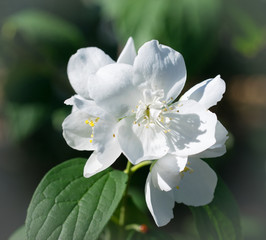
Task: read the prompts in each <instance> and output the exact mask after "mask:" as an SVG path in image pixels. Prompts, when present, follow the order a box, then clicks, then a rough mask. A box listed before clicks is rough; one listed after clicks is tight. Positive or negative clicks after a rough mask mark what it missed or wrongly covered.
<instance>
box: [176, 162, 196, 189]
mask: <svg viewBox="0 0 266 240" xmlns="http://www.w3.org/2000/svg"><path fill="white" fill-rule="evenodd" d="M189 164H190V162H187V166H185V168H184V170H183V171H182V172H180V174H181V178H183V177H184V175H185V173H187V172H188V173H193V172H194V170H193V169H192V168H191V167H189V166H188V165H189ZM176 189H179V186H176Z"/></svg>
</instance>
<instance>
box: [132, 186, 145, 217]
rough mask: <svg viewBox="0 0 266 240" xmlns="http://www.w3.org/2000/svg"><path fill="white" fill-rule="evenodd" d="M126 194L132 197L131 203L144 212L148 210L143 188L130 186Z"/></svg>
mask: <svg viewBox="0 0 266 240" xmlns="http://www.w3.org/2000/svg"><path fill="white" fill-rule="evenodd" d="M128 194H129V196H130V197H131V198H132V201H133V203H134V204H135V205H136V207H137V208H138V209H139V210H140V211H142V212H145V213H146V212H148V208H147V205H146V201H145V196H144V194H143V190H140V189H139V188H137V187H130V188H129V190H128Z"/></svg>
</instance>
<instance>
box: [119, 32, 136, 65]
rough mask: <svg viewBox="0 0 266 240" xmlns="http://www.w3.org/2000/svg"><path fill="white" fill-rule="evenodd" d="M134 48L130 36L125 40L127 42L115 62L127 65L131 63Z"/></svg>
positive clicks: (132, 61)
mask: <svg viewBox="0 0 266 240" xmlns="http://www.w3.org/2000/svg"><path fill="white" fill-rule="evenodd" d="M136 55H137V53H136V49H135V45H134V40H133V38H132V37H130V38H129V39H128V40H127V43H126V45H125V47H124V49H123V51H122V52H121V54H120V56H119V58H118V59H117V63H126V64H129V65H133V63H134V60H135V57H136Z"/></svg>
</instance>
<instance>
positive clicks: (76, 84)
mask: <svg viewBox="0 0 266 240" xmlns="http://www.w3.org/2000/svg"><path fill="white" fill-rule="evenodd" d="M113 62H114V61H113V60H112V59H111V58H110V57H109V56H108V55H106V54H105V53H104V52H103V51H102V50H101V49H99V48H96V47H89V48H81V49H79V50H78V51H77V52H76V53H75V54H74V55H72V56H71V58H70V59H69V62H68V66H67V73H68V78H69V81H70V83H71V85H72V87H73V88H74V90H75V91H76V93H78V94H79V95H81V96H83V97H85V98H90V94H89V91H88V82H89V81H90V80H91V78H92V76H93V74H95V73H96V72H97V71H98V69H100V68H101V67H103V66H105V65H107V64H111V63H113Z"/></svg>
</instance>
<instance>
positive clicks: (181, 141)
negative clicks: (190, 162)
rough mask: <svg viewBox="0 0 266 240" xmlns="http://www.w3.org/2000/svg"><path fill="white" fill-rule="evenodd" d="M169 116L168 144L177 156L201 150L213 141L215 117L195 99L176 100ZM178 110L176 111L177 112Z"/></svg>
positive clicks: (166, 114) (192, 153)
mask: <svg viewBox="0 0 266 240" xmlns="http://www.w3.org/2000/svg"><path fill="white" fill-rule="evenodd" d="M173 106H175V107H176V108H175V110H173V112H172V113H165V114H164V115H165V116H168V117H170V118H171V119H172V120H171V121H170V126H169V129H170V132H169V133H167V135H168V136H169V138H168V139H169V144H171V145H172V148H171V149H172V150H173V149H174V150H173V152H175V154H177V155H179V156H189V155H194V154H197V153H199V152H202V151H204V150H206V149H207V148H209V147H210V146H212V145H213V144H214V143H215V141H216V140H215V126H216V122H217V117H216V115H215V114H214V113H212V112H210V111H208V110H206V109H205V108H203V107H202V106H201V105H200V104H198V103H197V102H195V101H192V100H190V101H185V102H178V103H177V104H175V105H173ZM177 111H178V112H177Z"/></svg>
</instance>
